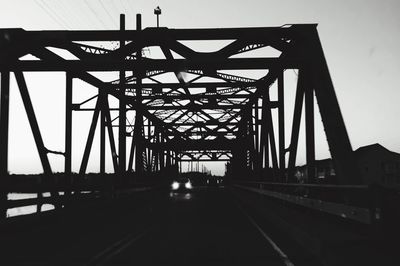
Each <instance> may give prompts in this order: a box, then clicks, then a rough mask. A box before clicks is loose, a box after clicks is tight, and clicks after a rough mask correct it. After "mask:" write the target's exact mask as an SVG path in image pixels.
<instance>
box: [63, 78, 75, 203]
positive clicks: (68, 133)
mask: <svg viewBox="0 0 400 266" xmlns="http://www.w3.org/2000/svg"><path fill="white" fill-rule="evenodd" d="M72 80H73V79H72V75H71V73H69V72H66V87H65V154H64V158H65V161H64V172H65V182H66V185H67V191H65V195H66V196H70V195H71V190H72V182H73V180H72V172H71V164H72Z"/></svg>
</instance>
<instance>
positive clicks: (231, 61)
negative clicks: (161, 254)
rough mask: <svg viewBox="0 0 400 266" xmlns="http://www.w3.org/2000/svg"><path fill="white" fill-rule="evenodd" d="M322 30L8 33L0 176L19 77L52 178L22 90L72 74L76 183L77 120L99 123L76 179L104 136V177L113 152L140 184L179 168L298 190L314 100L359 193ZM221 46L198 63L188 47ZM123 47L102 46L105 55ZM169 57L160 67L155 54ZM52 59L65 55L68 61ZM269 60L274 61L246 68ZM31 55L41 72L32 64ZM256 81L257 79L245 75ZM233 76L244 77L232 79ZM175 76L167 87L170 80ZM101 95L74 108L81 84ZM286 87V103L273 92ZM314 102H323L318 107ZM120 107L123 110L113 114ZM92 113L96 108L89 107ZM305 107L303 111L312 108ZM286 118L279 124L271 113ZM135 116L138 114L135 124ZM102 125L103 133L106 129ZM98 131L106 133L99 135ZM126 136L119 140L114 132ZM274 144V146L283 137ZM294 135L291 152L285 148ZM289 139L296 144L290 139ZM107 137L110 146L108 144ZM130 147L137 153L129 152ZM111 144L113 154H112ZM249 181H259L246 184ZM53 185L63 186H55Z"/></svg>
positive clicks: (2, 61)
mask: <svg viewBox="0 0 400 266" xmlns="http://www.w3.org/2000/svg"><path fill="white" fill-rule="evenodd" d="M316 27H317V25H315V24H306V25H305V24H301V25H300V24H299V25H285V26H282V27H266V28H224V29H169V28H145V29H142V28H141V22H140V17H139V18H138V24H137V28H136V30H126V29H125V22H124V17H123V16H121V28H120V30H114V31H25V30H22V29H1V30H0V70H1V113H0V153H1V154H0V156H1V157H0V170H1V174H2V176H6V175H7V173H8V167H7V161H8V119H9V88H10V73H13V74H14V75H15V78H16V81H17V84H18V88H19V91H20V94H21V97H22V100H23V104H24V107H25V110H26V113H27V116H28V120H29V123H30V126H31V129H32V133H33V136H34V139H35V143H36V146H37V150H38V152H39V155H40V161H41V163H42V166H43V170H44V173H45V174H46V176H48V178H50V179H51V176H52V167H51V165H50V163H49V159H48V154H49V153H52V151H50V150H49V149H47V148H46V146H45V141H44V140H43V138H42V134H41V131H40V127H39V125H38V122H37V119H36V116H35V112H34V110H33V107H32V102H31V98H30V96H29V89H28V87H27V83H26V81H25V76H24V74H25V73H26V72H51V71H61V72H65V84H62V85H61V86H65V87H66V94H65V95H66V112H65V118H64V119H65V140H64V142H65V150H64V151H63V152H61V153H60V154H62V155H63V156H64V157H65V174H66V176H69V175H71V162H72V152H71V146H72V142H73V139H72V112H73V111H75V112H77V111H90V112H92V113H93V115H92V120H91V125H90V130H89V132H87V133H86V134H87V139H86V145H85V150H84V153H83V157H82V158H81V164H80V169H79V174H80V175H85V173H86V171H87V166H88V160H89V156H90V154H91V150H92V146H93V141H94V136H95V132H96V130H99V131H100V156H99V166H100V172H101V173H104V172H105V160H106V155H105V152H106V145H109V147H110V150H111V153H112V156H111V158H112V164H113V167H114V171H115V173H118V174H120V175H121V176H127V178H129V174H127V173H135V175H141V174H143V173H145V172H149V171H151V172H158V171H163V170H165V169H177V165H178V163H179V162H180V161H190V160H201V161H207V160H210V161H214V160H223V161H229V162H230V163H229V167H228V168H229V169H230V170H231V172H232V173H234V175H236V176H237V177H238V178H243V176H253V177H255V178H256V179H261V180H273V181H284V182H287V181H291V180H292V179H293V169H294V167H295V163H296V156H297V150H298V142H299V130H300V124H301V123H300V121H301V117H302V112H303V108H304V110H305V111H304V113H305V115H304V116H305V118H304V119H305V129H306V139H305V141H306V158H307V165H308V167H309V173H310V175H311V173H315V171H314V170H313V168H314V166H315V138H314V98H315V99H316V100H317V103H318V107H319V110H320V114H321V118H322V122H323V125H324V128H325V133H326V138H327V141H328V144H329V149H330V151H331V155H332V158H333V160H334V163H335V166H336V172H337V175H338V176H339V177H340V180H341V181H342V183H356V182H357V178H358V175H357V173H356V170H355V168H354V165H355V164H354V159H353V155H352V148H351V145H350V141H349V138H348V135H347V132H346V128H345V125H344V122H343V118H342V115H341V112H340V109H339V104H338V101H337V98H336V95H335V91H334V88H333V85H332V81H331V77H330V74H329V71H328V67H327V63H326V61H325V57H324V53H323V50H322V47H321V43H320V40H319V36H318V33H317V29H316ZM188 41H189V42H193V41H219V42H221V43H224V45H223V46H222V47H218V49H216V50H214V51H210V52H201V51H197V50H196V49H194V48H191V47H190V45H188V44H187V42H188ZM100 42H101V43H105V42H108V43H113V44H115V43H118V45H114V46H112V45H109V47H108V46H100V45H98V43H100ZM154 47H156V48H157V49H158V50H159V51H161V55H160V56H158V57H154V56H152V55H151V54H150V53H148V52H147V51H149V49H150V50H151V49H153V48H154ZM50 48H59V49H63V50H65V51H68V52H69V53H70V54H72V55H73V56H74V58H73V59H71V58H65V57H62V56H61V55H59V54H57V53H55V52H53V50H52V49H50ZM265 48H269V49H272V50H274V51H276V52H277V53H276V55H275V56H252V57H250V56H246V55H248V54H250V52H252V51H257V50H260V49H265ZM28 54H30V55H33V56H34V57H36V58H37V60H29V59H26V58H25V59H24V58H23V57H24V56H25V55H28ZM288 69H294V70H295V71H296V73H297V76H298V78H297V87H296V96H295V102H294V108H293V109H294V113H293V114H292V115H293V123H292V127H291V128H289V129H288V128H285V123H284V121H285V115H287V114H285V111H284V110H285V109H284V108H285V101H284V94H285V84H284V74H285V71H287V70H288ZM249 70H253V71H258V72H257V73H262V75H261V77H257V78H254V77H249V76H246V75H244V74H243V75H242V74H237V73H241V72H240V71H243V73H244V72H245V71H249ZM105 71H107V72H115V73H118V77H119V78H118V79H116V80H113V81H106V80H102V79H101V78H99V77H96V75H95V72H105ZM232 71H235V73H236V74H235V73H233V72H232ZM167 75H169V77H171V76H172V78H169V79H168V81H167V82H166V81H165V76H167ZM74 79H79V80H81V81H83V82H86V83H88V84H90V85H92V86H94V87H96V88H98V93H97V95H95V96H94V97H92V98H90V99H87V101H85V102H83V103H74V102H72V93H73V91H74V92H75V91H76V90H78V89H79V88H74V87H73V80H74ZM272 85H274V86H277V95H278V97H277V99H276V100H271V97H270V88H271V87H272ZM314 95H315V97H314ZM110 97H112V98H115V99H117V100H118V101H119V106H115V107H111V106H110V102H109V99H110ZM88 101H94V102H95V107H92V108H87V107H85V105H84V103H86V102H88ZM303 105H304V106H303ZM273 111H277V114H278V122H277V123H274V119H272V112H273ZM127 112H133V113H134V114H135V116H134V121H129V120H128V119H127ZM99 121H100V122H99ZM98 123H99V126H98ZM115 127H117V128H118V134H115V135H114V131H113V128H115ZM276 132H277V135H276ZM285 132H289V133H290V142H289V143H286V142H285ZM286 134H288V133H286ZM106 135H108V138H106ZM127 138H132V141H131V143H132V145H129V146H128V147H127ZM106 139H108V142H109V143H106ZM248 173H252V175H248ZM54 182H55V181H54Z"/></svg>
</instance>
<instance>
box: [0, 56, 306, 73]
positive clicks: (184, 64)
mask: <svg viewBox="0 0 400 266" xmlns="http://www.w3.org/2000/svg"><path fill="white" fill-rule="evenodd" d="M300 64H301V60H299V59H297V60H296V59H290V60H289V59H279V58H230V59H218V58H216V59H207V60H202V59H193V60H186V59H174V60H163V59H143V60H141V62H138V61H137V60H107V61H106V60H102V61H98V60H65V61H63V62H54V61H39V60H21V61H13V62H1V63H0V70H6V71H72V72H73V71H119V70H125V71H130V70H139V69H145V70H166V71H177V72H179V71H186V70H197V69H199V70H201V69H217V70H222V69H271V68H274V69H287V68H298V67H299V66H300Z"/></svg>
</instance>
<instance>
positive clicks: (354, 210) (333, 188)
mask: <svg viewBox="0 0 400 266" xmlns="http://www.w3.org/2000/svg"><path fill="white" fill-rule="evenodd" d="M233 186H234V187H237V188H240V189H244V190H246V191H251V192H255V193H258V194H262V195H265V196H268V197H271V198H274V199H278V200H282V201H284V202H288V203H291V204H295V205H298V206H302V207H306V208H309V209H312V210H316V211H319V212H323V213H329V214H331V215H334V216H338V217H342V218H345V219H349V220H353V221H357V222H360V223H364V224H372V223H374V222H375V221H376V220H379V219H380V208H379V206H378V204H377V203H376V201H375V199H376V197H375V195H374V191H373V190H372V189H371V187H369V186H366V185H320V184H298V183H272V182H248V181H235V182H234V183H233Z"/></svg>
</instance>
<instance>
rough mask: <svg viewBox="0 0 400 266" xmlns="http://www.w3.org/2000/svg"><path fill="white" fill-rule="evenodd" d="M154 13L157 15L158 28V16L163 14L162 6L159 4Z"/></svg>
mask: <svg viewBox="0 0 400 266" xmlns="http://www.w3.org/2000/svg"><path fill="white" fill-rule="evenodd" d="M154 15H156V16H157V28H158V27H159V26H160V25H159V18H158V17H159V16H160V15H161V8H160V7H159V6H157V8H156V9H154Z"/></svg>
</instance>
